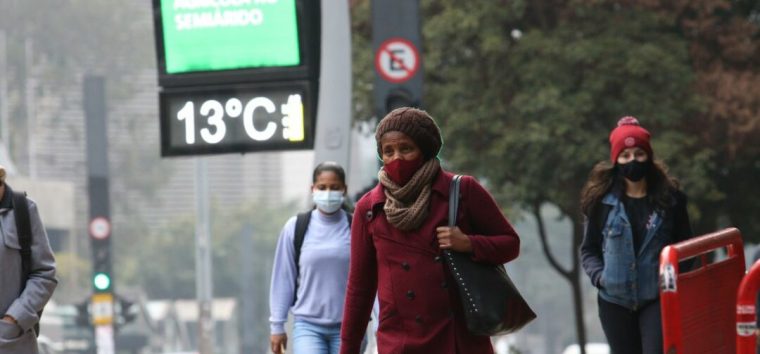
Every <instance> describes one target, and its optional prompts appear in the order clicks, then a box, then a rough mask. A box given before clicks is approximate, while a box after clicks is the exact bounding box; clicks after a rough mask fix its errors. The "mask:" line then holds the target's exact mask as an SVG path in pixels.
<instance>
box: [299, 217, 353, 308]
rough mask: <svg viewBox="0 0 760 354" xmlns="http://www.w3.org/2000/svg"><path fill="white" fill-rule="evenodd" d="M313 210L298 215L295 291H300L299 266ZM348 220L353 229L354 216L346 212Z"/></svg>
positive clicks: (349, 226)
mask: <svg viewBox="0 0 760 354" xmlns="http://www.w3.org/2000/svg"><path fill="white" fill-rule="evenodd" d="M311 212H312V211H311V210H309V211H306V212H303V213H298V215H297V216H296V230H295V233H294V234H293V249H294V250H295V261H296V287H295V290H297V289H298V275H299V274H300V273H301V270H300V266H299V265H298V260H299V259H301V247H303V240H304V238H305V237H306V229H307V228H309V221H311ZM346 218H347V219H348V228H349V230H350V229H351V219H352V218H353V214H351V213H349V212H346ZM296 293H297V291H296ZM296 299H297V295H294V296H293V304H295V303H296Z"/></svg>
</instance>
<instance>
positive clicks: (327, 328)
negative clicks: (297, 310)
mask: <svg viewBox="0 0 760 354" xmlns="http://www.w3.org/2000/svg"><path fill="white" fill-rule="evenodd" d="M366 345H367V337H364V341H362V352H364V348H365V347H366ZM339 352H340V323H339V324H334V325H319V324H314V323H309V322H305V321H296V322H295V323H294V324H293V354H338V353H339Z"/></svg>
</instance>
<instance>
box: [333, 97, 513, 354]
mask: <svg viewBox="0 0 760 354" xmlns="http://www.w3.org/2000/svg"><path fill="white" fill-rule="evenodd" d="M375 139H376V140H377V148H378V153H379V154H380V156H381V158H382V160H383V168H382V169H381V170H380V172H379V173H378V178H379V180H380V183H378V185H377V186H376V187H375V188H374V189H373V190H372V191H370V192H369V193H367V194H366V195H364V196H363V197H362V198H361V200H359V202H358V203H357V205H356V210H355V212H354V219H353V223H352V228H351V266H350V270H349V279H348V289H347V291H346V301H345V308H344V313H343V327H342V331H341V353H342V354H358V353H359V349H360V347H361V342H362V338H363V337H364V333H365V331H366V328H367V322H368V321H369V316H370V311H371V309H372V304H373V301H374V299H375V293H377V296H378V300H379V303H380V315H379V320H380V323H379V326H378V329H377V345H378V351H379V353H380V354H402V353H404V354H414V353H420V354H490V353H493V348H492V346H491V341H490V338H489V337H487V336H478V335H474V334H471V333H469V332H468V330H467V325H466V323H465V319H464V313H463V309H462V306H461V303H460V299H459V294H458V291H457V288H456V283H455V281H454V278H453V277H452V276H451V274H450V273H449V270H448V268H447V266H446V264H445V263H444V261H443V257H442V250H444V249H451V250H454V251H457V252H466V253H469V254H471V255H472V259H473V260H474V261H476V262H482V263H487V264H494V265H496V264H503V263H506V262H509V261H511V260H513V259H515V258H516V257H517V255H518V253H519V248H520V240H519V238H518V236H517V234H516V233H515V231H514V230H513V229H512V226H511V225H510V224H509V222H508V221H507V220H506V219H505V218H504V216H503V215H502V213H501V210H500V209H499V206H498V205H496V202H495V201H494V200H493V198H492V197H491V195H490V194H489V193H488V192H487V191H486V190H485V189H483V187H482V186H481V185H480V184H478V182H476V181H475V180H474V179H473V178H471V177H465V178H463V179H462V182H461V200H460V204H459V213H458V216H457V226H458V227H454V228H450V227H448V226H446V225H448V201H449V183H450V182H451V179H452V177H453V175H452V174H451V173H449V172H447V171H444V170H442V169H441V167H440V164H439V161H438V158H437V155H438V152H439V150H440V149H441V134H440V131H439V129H438V126H437V125H436V124H435V122H434V121H433V119H432V118H431V117H430V116H429V115H428V114H427V112H425V111H421V110H418V109H415V108H406V107H405V108H399V109H396V110H394V111H392V112H390V113H388V115H387V116H385V118H383V120H382V121H381V122H380V124H379V125H378V127H377V131H376V133H375Z"/></svg>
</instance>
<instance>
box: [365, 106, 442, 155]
mask: <svg viewBox="0 0 760 354" xmlns="http://www.w3.org/2000/svg"><path fill="white" fill-rule="evenodd" d="M391 131H398V132H402V133H404V134H406V135H407V136H409V137H410V138H412V140H414V142H415V143H416V144H417V146H418V147H419V148H420V150H422V154H423V155H424V156H425V160H429V159H430V158H432V157H436V156H438V152H439V151H440V150H441V145H442V144H443V140H442V138H441V130H440V129H438V125H437V124H435V121H434V120H433V117H431V116H430V115H429V114H428V113H427V112H425V111H423V110H421V109H417V108H412V107H401V108H396V109H394V110H392V111H391V112H390V113H388V114H387V115H386V116H385V117H384V118H383V119H382V120H381V121H380V124H378V125H377V130H375V141H377V153H378V154H379V155H380V156H382V152H381V151H380V148H381V146H380V138H382V137H383V134H385V133H387V132H391Z"/></svg>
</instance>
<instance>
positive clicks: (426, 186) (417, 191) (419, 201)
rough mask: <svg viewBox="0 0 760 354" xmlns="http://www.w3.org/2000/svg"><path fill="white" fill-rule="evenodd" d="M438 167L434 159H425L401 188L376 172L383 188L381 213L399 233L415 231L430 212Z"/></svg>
mask: <svg viewBox="0 0 760 354" xmlns="http://www.w3.org/2000/svg"><path fill="white" fill-rule="evenodd" d="M440 167H441V165H440V162H438V159H437V158H432V159H430V160H428V161H427V162H425V164H423V165H422V167H420V169H419V170H417V172H415V173H414V176H412V179H410V180H409V182H407V183H406V184H405V185H403V186H399V185H398V184H396V182H393V180H391V179H390V178H389V177H388V174H387V173H386V172H385V170H383V169H381V170H380V172H378V173H377V178H378V179H379V180H380V183H381V184H382V185H383V187H385V188H384V191H385V197H386V199H385V205H384V206H383V211H385V217H386V218H387V220H388V222H389V223H391V225H393V226H395V227H396V228H397V229H399V230H401V231H411V230H415V229H417V228H419V227H420V226H421V225H422V223H423V222H424V221H425V218H427V216H428V213H429V212H430V193H431V191H432V188H433V183H432V182H433V178H435V176H436V174H437V173H438V171H439V170H440Z"/></svg>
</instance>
